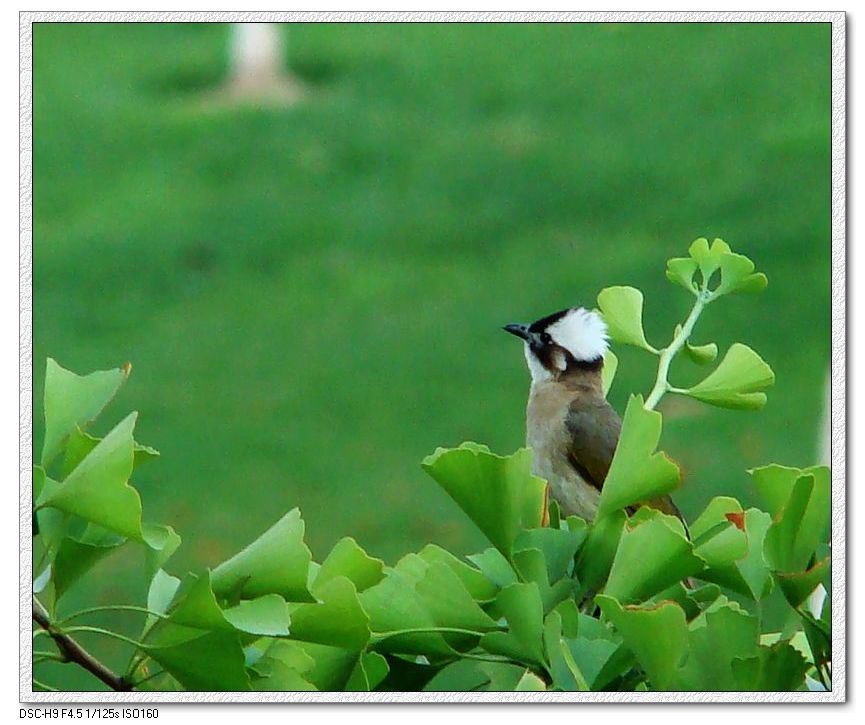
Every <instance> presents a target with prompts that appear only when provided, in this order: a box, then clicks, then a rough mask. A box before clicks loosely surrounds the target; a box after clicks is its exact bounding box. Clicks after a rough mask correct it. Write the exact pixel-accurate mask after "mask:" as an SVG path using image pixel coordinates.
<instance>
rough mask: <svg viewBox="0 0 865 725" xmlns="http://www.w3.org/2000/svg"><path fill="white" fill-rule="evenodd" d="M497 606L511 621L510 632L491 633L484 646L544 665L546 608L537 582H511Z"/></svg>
mask: <svg viewBox="0 0 865 725" xmlns="http://www.w3.org/2000/svg"><path fill="white" fill-rule="evenodd" d="M496 607H497V609H498V611H500V612H501V613H502V615H503V616H504V617H505V619H506V620H507V622H508V631H507V632H489V633H487V634H485V635H484V636H483V638H482V639H481V647H483V648H484V649H485V650H487V652H490V653H491V654H498V655H503V656H505V657H510V658H512V659H515V660H517V661H518V662H525V663H530V664H543V663H544V661H545V657H544V646H543V634H544V607H543V603H542V601H541V596H540V592H539V591H538V587H537V585H536V584H535V583H534V582H531V583H528V584H511V585H510V586H509V587H505V588H504V589H502V591H501V592H500V593H499V596H498V598H497V599H496Z"/></svg>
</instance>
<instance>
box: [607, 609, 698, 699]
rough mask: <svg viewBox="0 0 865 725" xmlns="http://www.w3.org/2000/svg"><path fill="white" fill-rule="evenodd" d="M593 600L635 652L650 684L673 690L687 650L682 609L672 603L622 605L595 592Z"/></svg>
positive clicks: (660, 688) (686, 634)
mask: <svg viewBox="0 0 865 725" xmlns="http://www.w3.org/2000/svg"><path fill="white" fill-rule="evenodd" d="M596 601H597V602H598V605H599V606H600V608H601V611H602V612H603V613H604V616H605V617H606V618H607V619H609V620H610V622H612V624H613V626H614V627H615V628H616V631H618V632H619V634H621V635H622V639H623V640H624V641H625V644H626V645H627V646H628V647H629V648H630V650H631V651H632V652H633V653H634V656H635V657H636V658H637V662H639V663H640V666H641V667H642V668H643V670H644V671H645V673H646V675H647V676H648V678H649V682H650V683H651V685H652V687H653V688H654V689H656V690H666V689H674V688H673V686H674V685H675V683H676V680H677V676H678V668H679V665H680V663H681V662H682V659H683V657H684V655H685V653H686V652H687V642H688V625H687V622H686V620H685V612H684V610H683V609H682V608H681V607H680V606H679V605H678V604H675V603H674V602H660V603H659V604H653V605H649V606H645V607H639V606H625V607H623V606H622V605H621V604H620V603H619V602H617V601H616V600H615V599H614V598H613V597H610V596H607V595H598V596H597V597H596Z"/></svg>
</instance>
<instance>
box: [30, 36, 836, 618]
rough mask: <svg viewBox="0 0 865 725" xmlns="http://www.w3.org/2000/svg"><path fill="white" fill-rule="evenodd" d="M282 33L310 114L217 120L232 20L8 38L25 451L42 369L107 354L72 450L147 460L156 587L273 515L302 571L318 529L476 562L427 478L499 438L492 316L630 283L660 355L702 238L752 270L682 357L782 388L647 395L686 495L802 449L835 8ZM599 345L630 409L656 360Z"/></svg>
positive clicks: (518, 415)
mask: <svg viewBox="0 0 865 725" xmlns="http://www.w3.org/2000/svg"><path fill="white" fill-rule="evenodd" d="M288 33H289V48H290V64H291V67H292V68H293V70H294V72H295V73H296V74H298V75H299V76H300V77H301V78H302V79H303V80H304V82H305V83H306V84H307V85H308V86H309V89H310V93H309V95H308V97H307V100H306V101H305V102H303V103H302V104H300V105H297V106H295V107H292V108H270V109H254V108H233V109H232V108H226V107H220V106H218V105H215V104H213V103H210V102H208V100H207V99H208V97H209V96H208V94H209V93H210V92H211V91H212V89H213V88H214V87H216V86H217V85H218V84H219V82H220V80H221V79H222V78H223V76H224V73H225V68H226V58H225V55H226V43H227V34H228V30H227V27H226V26H225V25H218V24H86V23H85V24H43V23H40V24H37V25H36V26H35V29H34V70H33V79H34V198H33V204H34V207H33V208H34V244H33V272H34V275H33V293H34V312H33V322H34V327H33V334H34V345H33V352H34V356H33V359H34V366H35V369H34V404H35V413H36V419H35V420H34V441H35V446H36V450H39V447H40V446H41V439H42V422H41V417H40V416H41V404H40V403H41V395H42V383H43V378H44V361H45V358H46V356H48V355H50V356H53V357H55V358H56V359H57V360H58V361H59V362H60V363H61V364H62V365H64V366H65V367H68V368H71V369H73V370H75V371H77V372H81V373H84V372H89V371H91V370H93V369H103V368H107V367H112V366H115V365H118V364H120V363H122V362H124V361H126V360H130V361H132V362H133V364H134V372H133V375H132V378H131V380H130V382H129V383H128V384H127V386H126V388H125V389H124V390H123V392H122V394H121V395H120V396H119V399H118V400H117V401H116V402H115V403H114V404H112V406H111V408H110V409H109V411H108V413H107V414H106V416H105V420H103V421H102V422H101V424H100V426H101V428H99V429H98V431H97V432H104V431H105V430H106V429H107V427H108V426H109V425H113V423H114V422H116V421H117V420H118V419H119V418H120V416H121V415H122V414H123V413H124V412H125V411H126V410H129V409H137V410H139V411H140V413H141V415H140V419H139V421H140V422H139V426H138V433H137V438H138V439H139V440H141V441H142V442H144V443H147V444H149V445H152V446H154V447H156V448H158V449H159V450H160V451H161V452H162V454H163V455H162V459H161V460H159V461H158V462H156V463H152V464H148V466H146V467H145V468H143V469H142V470H141V475H140V476H139V477H138V479H137V481H136V484H137V486H138V487H139V489H140V490H141V492H142V496H143V500H144V506H145V518H146V519H147V520H151V521H156V522H163V523H170V524H172V525H173V526H174V527H175V528H176V529H177V530H178V531H179V532H180V534H181V535H182V536H183V537H184V545H183V546H182V547H181V549H180V551H179V553H178V554H177V555H176V557H175V559H173V560H172V563H171V565H170V566H169V569H171V570H172V571H178V572H179V571H183V570H185V569H186V568H189V567H199V566H210V565H214V564H216V563H217V562H219V561H220V560H221V559H222V558H224V557H226V556H227V555H230V554H231V553H233V552H234V551H235V550H237V548H239V547H240V546H242V545H244V544H245V543H246V542H248V541H249V540H251V539H252V538H254V537H255V536H256V535H257V534H259V533H260V532H261V531H263V530H264V529H265V528H267V527H268V526H270V525H271V524H272V523H273V522H274V521H275V520H276V519H277V518H278V517H279V516H280V515H281V514H282V513H283V512H285V511H287V510H288V509H290V508H292V507H294V506H300V508H301V510H302V512H303V514H304V518H305V519H306V522H307V537H308V541H309V542H310V545H311V548H312V551H313V554H314V556H315V557H316V558H318V559H320V558H322V557H323V556H324V555H325V554H326V553H327V550H328V548H329V547H330V546H331V545H332V544H333V543H334V542H335V541H336V540H337V539H339V538H340V537H341V536H343V535H351V536H354V537H356V538H357V539H358V541H359V542H361V544H362V545H364V546H365V547H366V548H367V549H368V550H369V551H370V552H371V553H373V554H375V555H380V556H383V557H385V558H387V559H388V560H391V561H392V560H394V559H395V558H397V557H398V556H399V555H401V554H402V553H405V552H407V551H410V550H413V549H417V548H418V547H420V546H422V545H423V544H425V543H427V542H430V541H432V542H436V543H439V544H441V545H444V546H446V547H448V548H450V549H452V550H454V551H457V552H469V551H472V550H477V549H478V548H480V547H482V546H483V542H482V539H481V537H480V535H479V534H478V533H477V532H476V531H475V530H474V529H473V528H472V526H471V524H469V523H468V522H467V520H466V518H465V517H464V516H463V514H462V513H461V512H460V511H459V510H458V509H457V508H456V506H455V505H454V504H452V502H450V500H449V499H448V498H447V497H446V496H445V495H444V494H443V493H442V492H440V491H439V490H438V489H437V487H436V485H435V484H434V482H433V481H432V480H431V479H428V478H426V477H425V475H424V474H423V472H422V471H421V469H420V466H419V462H420V460H421V458H422V457H423V456H424V455H426V454H428V453H430V452H432V451H433V450H434V449H435V447H436V446H439V445H444V446H449V445H456V444H459V443H460V442H461V441H463V440H467V439H472V440H477V441H481V442H484V443H487V444H488V445H490V446H491V447H492V448H493V450H496V451H498V452H502V453H507V452H511V451H513V450H514V449H516V448H517V447H519V446H520V445H522V443H523V414H524V405H525V398H526V393H527V389H528V374H527V372H526V370H525V365H524V361H523V357H522V351H521V350H520V348H519V345H518V344H517V343H516V342H515V341H514V340H513V339H510V338H508V337H507V336H506V335H504V334H502V333H501V332H500V329H499V328H500V326H501V325H502V324H503V323H505V322H510V321H513V320H531V319H534V318H537V317H539V316H541V315H543V314H546V313H549V312H551V311H554V310H556V309H559V308H561V307H564V306H567V305H571V304H583V305H594V301H595V297H596V295H597V292H598V291H599V290H600V289H602V288H603V287H606V286H609V285H613V284H629V285H634V286H636V287H639V288H640V289H642V290H643V291H644V293H645V296H646V313H645V314H646V328H647V334H648V337H649V339H650V340H651V341H652V342H653V343H656V344H663V343H664V342H666V340H667V339H669V335H670V334H671V332H672V328H673V326H674V324H675V323H676V322H677V321H680V320H681V319H683V317H684V315H685V314H686V313H687V309H688V299H687V295H685V294H684V293H682V292H681V290H678V289H677V288H675V287H673V286H672V285H670V284H669V283H668V282H667V281H666V279H665V277H664V262H665V260H666V259H667V258H668V257H671V256H681V255H682V254H683V253H684V251H685V249H686V248H687V245H688V244H689V243H690V241H691V240H692V239H693V238H695V237H697V236H709V237H710V238H711V237H713V236H720V237H723V238H724V239H726V240H727V241H728V242H729V243H730V244H731V245H732V246H733V248H734V249H736V250H737V251H741V252H743V253H745V254H748V255H749V256H751V257H752V258H753V259H754V260H755V262H756V263H757V266H758V269H761V270H763V271H765V272H766V273H767V274H768V276H769V280H770V283H769V288H768V290H767V291H766V292H765V293H764V294H763V295H761V296H759V297H753V298H752V297H747V298H746V297H742V298H730V299H729V301H728V299H725V300H724V301H723V302H721V303H719V304H718V305H717V307H714V306H713V308H711V309H710V310H709V311H708V313H707V314H706V315H704V317H703V319H701V321H700V323H699V326H698V328H697V334H696V341H697V342H699V343H702V342H706V341H715V342H717V343H718V344H719V345H720V346H721V348H722V350H724V349H726V347H728V346H729V345H730V344H731V343H732V342H734V341H737V340H738V341H742V342H745V343H747V344H749V345H751V346H753V347H754V348H755V349H756V350H758V351H759V352H760V354H761V355H763V357H764V358H765V359H766V360H767V361H768V362H769V363H770V364H771V365H772V367H773V368H774V370H775V372H776V375H777V382H776V385H775V387H774V388H773V389H771V390H770V391H769V404H768V405H767V407H766V409H765V410H764V411H763V412H760V413H741V412H730V411H719V410H715V409H710V408H705V407H701V406H697V405H687V404H683V403H681V402H675V401H670V404H669V405H668V406H667V416H666V418H665V431H664V437H663V441H662V443H663V447H664V448H665V449H666V450H667V451H668V452H669V453H670V454H671V455H672V456H673V457H674V458H676V459H677V460H679V461H680V462H681V464H682V466H683V468H684V470H685V472H686V478H685V484H684V487H683V489H682V490H681V492H680V494H678V495H677V500H678V502H679V503H680V505H681V507H682V509H683V510H684V511H685V513H686V515H688V516H693V515H694V514H695V513H696V512H698V511H699V510H700V509H701V508H702V506H703V505H705V503H706V502H707V501H708V500H709V498H711V497H712V496H713V495H717V494H719V493H725V494H730V495H735V496H738V497H740V498H741V499H742V500H743V501H744V502H746V503H750V502H755V498H754V496H753V492H752V491H751V489H750V487H749V484H748V476H747V474H746V473H745V469H747V468H749V467H752V466H754V465H759V464H762V463H766V462H769V461H778V462H781V463H784V464H789V465H806V464H810V463H813V462H814V460H815V456H816V452H817V446H816V433H817V429H818V424H819V419H820V413H821V403H822V395H823V392H824V384H825V378H826V375H827V371H828V365H829V350H830V307H829V304H830V285H829V282H830V194H831V182H830V145H829V144H830V115H829V101H830V88H831V86H830V81H829V74H830V27H829V25H828V24H794V23H789V24H786V23H779V24H718V25H715V24H691V25H680V24H657V25H656V24H608V25H605V24H597V25H595V24H582V25H555V24H543V25H525V24H519V25H509V24H501V25H445V24H430V25H400V26H396V25H363V24H340V25H336V24H334V25H314V24H313V25H293V26H291V27H290V29H289V30H288ZM617 352H618V353H620V358H621V365H620V368H619V375H618V379H617V381H616V383H615V385H614V388H613V391H612V393H611V398H612V400H613V403H614V405H616V406H617V407H618V408H619V410H622V409H623V408H624V402H625V400H626V398H627V394H628V393H629V392H644V393H645V392H647V391H648V389H649V388H650V386H651V383H652V380H653V376H654V367H653V362H654V361H653V360H652V359H650V358H649V357H648V356H646V355H645V354H644V353H641V352H639V351H633V350H617ZM675 374H679V375H681V378H679V379H681V380H689V379H694V378H695V376H696V375H697V372H695V371H694V370H692V369H689V367H688V363H685V362H683V363H681V364H679V365H678V367H675V368H674V375H675ZM101 566H105V567H107V569H105V570H103V571H108V570H111V571H113V572H114V574H113V576H111V577H104V578H102V579H100V580H99V584H98V586H99V587H101V589H97V590H96V591H95V592H94V591H93V590H91V591H89V592H88V593H87V594H88V600H89V601H92V599H93V596H94V594H95V596H96V598H97V599H99V600H100V601H106V600H110V601H119V600H120V601H122V600H124V599H126V600H128V597H126V596H125V595H126V594H127V593H128V592H129V591H130V589H129V587H130V586H131V584H130V581H131V580H132V579H134V578H136V573H135V572H130V571H127V569H126V568H123V567H118V566H117V565H112V564H111V563H110V562H109V563H106V564H105V565H101ZM112 566H114V567H115V569H114V570H112V569H111V567H112ZM140 595H141V593H140V592H137V593H136V596H140ZM118 597H119V598H120V599H118Z"/></svg>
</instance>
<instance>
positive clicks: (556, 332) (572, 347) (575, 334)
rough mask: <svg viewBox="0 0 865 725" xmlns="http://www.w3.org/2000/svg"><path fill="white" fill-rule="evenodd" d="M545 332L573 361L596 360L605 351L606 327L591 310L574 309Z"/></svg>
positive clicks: (599, 317)
mask: <svg viewBox="0 0 865 725" xmlns="http://www.w3.org/2000/svg"><path fill="white" fill-rule="evenodd" d="M547 332H548V333H549V334H550V337H552V338H553V341H554V342H555V343H556V344H557V345H558V346H559V347H563V348H565V350H567V351H568V352H569V353H571V355H573V356H574V359H575V360H582V361H586V362H588V361H590V360H597V359H598V358H599V357H603V355H604V353H605V352H606V351H607V326H606V324H605V323H604V321H603V319H601V316H600V315H599V314H598V313H597V312H593V311H592V310H586V309H584V308H582V307H575V308H574V309H572V310H570V311H569V312H568V314H566V315H565V316H564V317H562V318H561V319H559V320H557V321H556V322H554V323H553V324H552V325H550V326H549V327H548V328H547Z"/></svg>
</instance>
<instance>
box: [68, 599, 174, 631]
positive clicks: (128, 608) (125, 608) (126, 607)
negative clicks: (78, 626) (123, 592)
mask: <svg viewBox="0 0 865 725" xmlns="http://www.w3.org/2000/svg"><path fill="white" fill-rule="evenodd" d="M113 611H117V612H140V613H142V614H150V615H152V616H154V617H159V618H160V619H167V618H168V617H166V615H164V614H160V613H159V612H153V611H151V610H149V609H148V608H147V607H139V606H136V605H134V604H107V605H105V606H102V607H89V608H87V609H81V610H80V611H77V612H73V613H72V614H70V615H68V616H66V617H63V619H60V620H58V621H57V622H56V624H57V626H62V625H63V624H65V623H66V622H69V621H71V620H73V619H77V618H78V617H83V616H85V615H87V614H94V613H95V612H113Z"/></svg>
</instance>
